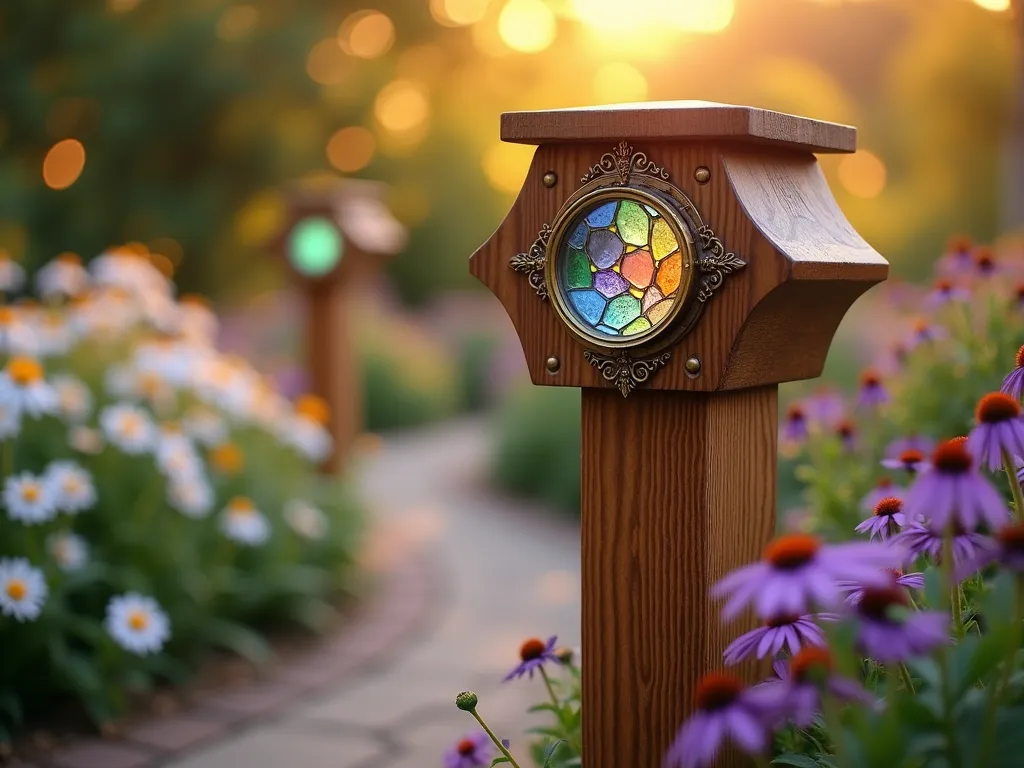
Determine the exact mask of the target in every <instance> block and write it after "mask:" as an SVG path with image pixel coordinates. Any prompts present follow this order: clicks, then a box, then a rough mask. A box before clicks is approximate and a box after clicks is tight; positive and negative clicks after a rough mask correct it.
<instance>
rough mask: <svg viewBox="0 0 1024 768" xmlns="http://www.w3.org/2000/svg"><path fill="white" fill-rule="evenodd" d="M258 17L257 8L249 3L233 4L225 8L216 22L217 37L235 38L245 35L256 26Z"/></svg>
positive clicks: (223, 38)
mask: <svg viewBox="0 0 1024 768" xmlns="http://www.w3.org/2000/svg"><path fill="white" fill-rule="evenodd" d="M259 19H260V12H259V9H258V8H255V7H254V6H251V5H245V4H241V5H233V6H231V7H230V8H227V9H225V11H224V13H223V14H221V17H220V20H219V21H218V22H217V37H219V38H220V39H221V40H237V39H239V38H241V37H245V36H246V35H247V34H249V33H250V32H252V30H253V29H254V28H255V27H256V22H258V21H259Z"/></svg>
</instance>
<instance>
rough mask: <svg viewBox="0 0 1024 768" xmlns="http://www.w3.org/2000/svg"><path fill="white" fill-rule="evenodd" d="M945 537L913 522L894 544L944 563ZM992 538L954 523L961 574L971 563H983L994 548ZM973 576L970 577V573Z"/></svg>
mask: <svg viewBox="0 0 1024 768" xmlns="http://www.w3.org/2000/svg"><path fill="white" fill-rule="evenodd" d="M944 538H945V534H944V531H943V530H942V529H940V528H936V527H934V526H931V525H924V524H922V523H911V524H910V525H909V526H907V527H906V528H905V529H904V530H903V532H902V533H900V534H899V535H898V536H896V537H894V538H893V541H894V542H895V543H897V544H899V545H901V546H903V547H905V548H906V549H908V550H910V551H911V552H912V553H914V554H915V555H921V556H924V557H927V558H929V559H930V560H931V561H932V562H934V563H941V561H942V547H943V544H944ZM994 546H995V545H994V543H993V541H992V539H990V538H989V537H988V536H982V535H981V534H980V533H974V532H973V531H971V532H968V531H965V530H964V529H963V528H962V527H960V526H959V525H957V524H956V523H954V524H953V567H954V569H956V570H957V571H958V572H959V571H961V570H963V568H964V567H966V566H967V565H968V564H971V563H975V562H980V561H981V560H983V559H984V556H985V555H986V554H987V553H988V552H990V551H991V550H992V549H993V548H994ZM968 575H969V574H968Z"/></svg>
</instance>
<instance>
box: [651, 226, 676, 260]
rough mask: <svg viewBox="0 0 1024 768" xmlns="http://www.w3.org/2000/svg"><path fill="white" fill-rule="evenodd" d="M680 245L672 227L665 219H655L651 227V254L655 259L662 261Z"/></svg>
mask: <svg viewBox="0 0 1024 768" xmlns="http://www.w3.org/2000/svg"><path fill="white" fill-rule="evenodd" d="M678 247H679V243H677V242H676V236H675V233H673V232H672V227H670V226H669V225H668V222H667V221H665V220H664V219H660V218H659V219H655V220H654V225H653V226H652V227H651V254H652V255H653V256H654V260H655V261H661V260H662V259H664V258H665V257H666V256H668V255H669V254H670V253H672V251H674V250H676V248H678Z"/></svg>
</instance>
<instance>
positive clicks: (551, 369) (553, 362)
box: [544, 355, 562, 376]
mask: <svg viewBox="0 0 1024 768" xmlns="http://www.w3.org/2000/svg"><path fill="white" fill-rule="evenodd" d="M544 367H545V368H547V369H548V373H550V374H551V375H552V376H554V375H555V374H556V373H558V370H559V369H560V368H561V367H562V361H561V360H559V359H558V358H557V357H555V356H554V355H552V356H551V357H549V358H548V359H547V360H545V361H544Z"/></svg>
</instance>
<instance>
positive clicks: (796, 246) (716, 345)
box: [470, 141, 888, 392]
mask: <svg viewBox="0 0 1024 768" xmlns="http://www.w3.org/2000/svg"><path fill="white" fill-rule="evenodd" d="M634 146H635V148H636V150H637V151H642V152H646V153H647V155H648V157H649V158H650V159H651V160H653V161H654V162H655V163H657V164H659V165H663V166H664V167H665V168H666V170H668V172H669V175H670V180H671V181H672V183H674V184H675V185H676V186H677V187H679V188H680V189H681V190H682V191H683V192H684V193H686V195H687V196H688V197H689V198H690V199H691V200H692V201H693V203H694V205H695V206H696V208H697V210H698V211H699V212H700V214H701V217H702V218H703V220H704V222H705V223H706V224H707V225H709V226H710V227H711V228H712V229H713V230H714V232H715V233H716V234H717V235H718V237H719V238H720V239H721V240H722V242H723V244H724V246H725V248H726V250H728V251H732V252H734V253H736V254H737V255H738V256H739V257H740V258H742V259H744V260H745V261H747V267H746V268H745V269H743V270H741V271H739V272H736V273H734V274H732V275H730V276H729V277H728V279H727V280H726V283H725V285H724V286H723V288H722V289H721V290H719V291H718V292H717V293H716V294H715V295H714V296H713V297H712V298H711V300H710V301H709V302H708V304H707V308H706V309H705V311H704V314H703V315H702V317H701V318H700V320H699V322H698V323H697V325H696V327H695V328H694V329H693V330H692V331H691V332H690V333H689V334H687V335H686V336H684V337H683V338H682V339H681V340H679V341H678V342H677V343H676V344H674V345H673V347H671V348H670V349H669V351H670V352H672V359H671V360H670V361H669V363H668V364H667V365H666V366H665V368H664V369H662V370H661V371H659V372H658V373H656V374H655V375H654V376H652V378H651V380H650V381H649V382H648V383H647V384H645V385H644V386H645V387H646V388H648V389H655V390H660V389H664V390H684V391H704V392H708V391H720V390H725V389H734V388H738V387H750V386H760V385H765V384H773V383H779V382H783V381H791V380H796V379H803V378H809V377H813V376H817V375H818V374H819V373H820V372H821V369H822V367H823V366H824V362H825V357H826V355H827V353H828V348H829V344H830V343H831V340H832V335H833V334H834V332H835V329H836V327H837V326H838V323H839V321H840V320H841V319H842V317H843V315H844V314H845V312H846V311H847V309H849V307H850V305H851V304H852V303H853V301H854V300H856V298H857V297H858V296H859V295H860V294H862V293H863V292H864V291H866V290H867V289H868V288H870V287H871V286H872V285H874V284H875V283H878V282H880V281H882V280H884V279H885V277H886V275H887V273H888V264H887V262H886V261H885V260H884V259H883V258H882V257H881V256H880V255H879V254H878V253H876V252H875V251H874V249H872V248H871V246H869V245H868V244H867V243H865V242H864V240H863V239H862V238H861V237H860V236H859V235H858V234H857V233H856V231H855V230H854V229H853V228H852V227H851V226H850V225H849V223H848V222H847V221H846V219H845V217H843V215H842V213H841V212H840V211H839V209H838V207H837V206H836V204H835V201H834V200H833V199H832V195H831V192H830V191H829V189H828V186H827V183H826V182H825V179H824V176H823V175H822V174H821V171H820V169H819V167H818V165H817V161H816V160H815V158H814V157H813V155H811V154H809V153H806V152H803V153H800V152H788V151H774V152H766V151H761V150H755V149H752V148H749V147H742V146H739V145H730V144H723V143H716V142H701V141H685V142H684V141H674V142H646V141H638V142H635V144H634ZM611 148H612V145H611V144H610V143H597V144H594V143H581V144H547V145H544V146H541V147H539V148H538V149H537V152H536V154H535V156H534V160H533V163H532V165H531V168H530V171H529V174H528V175H527V178H526V181H525V183H524V186H523V190H522V192H521V193H520V195H519V197H518V198H517V200H516V201H515V203H514V205H513V206H512V209H511V210H510V211H509V213H508V215H507V216H506V218H505V220H504V222H503V223H502V224H501V226H500V227H499V228H498V229H497V231H496V232H495V233H494V234H493V235H492V236H491V238H490V239H488V241H487V242H486V243H484V244H483V245H482V246H481V247H480V248H479V249H478V250H477V252H476V253H475V254H473V256H472V257H471V259H470V271H471V272H472V273H473V274H474V275H475V276H476V277H477V278H479V279H480V280H481V281H482V282H484V283H485V284H486V285H487V286H488V287H489V288H490V289H491V291H492V292H493V293H494V294H495V296H497V298H498V300H499V301H500V302H501V304H502V305H503V306H504V308H505V310H506V312H508V315H509V317H510V318H511V320H512V323H513V325H514V326H515V328H516V332H517V333H518V335H519V339H520V341H521V342H522V345H523V351H524V354H525V357H526V362H527V366H528V368H529V370H530V375H531V377H532V379H533V382H534V383H535V384H547V385H561V386H575V387H610V386H611V385H610V384H608V383H607V382H605V381H604V380H603V379H602V378H601V376H600V374H599V373H598V372H597V371H596V370H595V369H594V368H593V367H591V366H590V365H589V364H588V363H587V362H586V360H585V359H584V357H583V351H584V349H585V347H584V346H583V345H582V344H581V343H580V342H579V341H577V340H576V339H575V338H574V337H573V336H572V335H571V334H570V333H569V331H568V330H567V329H566V327H565V326H564V324H563V323H562V321H561V320H560V318H559V317H558V315H557V314H556V312H555V310H554V308H553V307H552V306H551V304H550V301H541V300H540V299H539V298H538V297H537V295H536V294H535V293H534V292H533V291H532V290H531V289H530V286H529V284H528V282H527V279H526V276H525V275H523V274H520V273H517V272H514V271H513V270H512V269H511V268H510V267H509V263H508V262H509V259H511V258H512V257H513V256H514V255H515V254H517V253H520V252H524V251H527V250H528V249H529V248H530V245H531V244H532V243H533V241H534V240H535V239H536V237H537V234H538V233H539V231H540V229H541V227H542V226H543V225H544V224H552V223H553V222H554V220H555V218H556V216H557V214H558V211H559V209H560V208H561V207H562V206H563V205H564V204H565V202H566V200H567V199H568V198H569V197H570V196H571V195H572V194H573V193H574V192H575V191H576V190H577V189H578V188H579V187H580V186H581V181H580V178H581V176H582V175H583V174H584V173H585V172H586V171H587V170H588V169H589V167H590V166H591V165H593V164H594V163H596V162H597V161H598V160H599V159H600V157H601V155H602V154H603V153H605V152H607V151H609V150H610V149H611ZM700 166H706V167H707V168H709V169H711V180H710V181H709V182H708V183H707V184H703V185H701V184H697V183H696V182H695V181H694V170H695V169H696V168H698V167H700ZM549 171H553V172H554V173H555V174H557V176H558V183H557V184H556V185H555V186H554V187H552V188H548V187H545V186H544V185H543V183H542V181H541V179H542V177H543V176H544V174H545V173H547V172H549ZM796 340H799V344H797V343H795V341H796ZM637 354H638V355H642V354H643V350H642V349H640V350H638V351H637ZM691 355H695V356H697V357H699V358H700V359H701V361H702V366H703V367H702V370H701V374H700V376H698V377H691V376H689V375H688V374H687V373H686V371H685V369H684V367H683V364H684V362H685V360H686V359H687V357H689V356H691ZM551 356H555V357H557V358H559V360H560V361H561V368H560V370H559V371H558V373H557V374H556V375H552V374H550V373H549V372H548V371H547V369H546V367H545V361H546V360H547V359H548V357H551Z"/></svg>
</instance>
